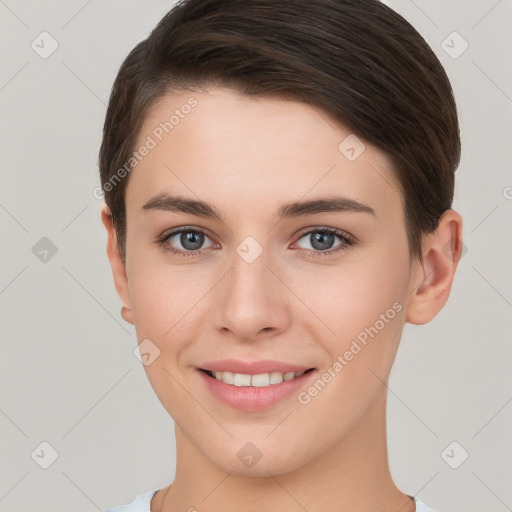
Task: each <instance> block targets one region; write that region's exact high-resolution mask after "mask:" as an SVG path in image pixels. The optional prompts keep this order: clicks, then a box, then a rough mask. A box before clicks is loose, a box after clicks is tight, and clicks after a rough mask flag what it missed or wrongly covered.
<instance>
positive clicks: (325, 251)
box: [296, 228, 355, 256]
mask: <svg viewBox="0 0 512 512" xmlns="http://www.w3.org/2000/svg"><path fill="white" fill-rule="evenodd" d="M336 238H338V239H339V240H341V242H340V243H339V244H338V245H336V246H334V248H333V244H334V242H335V239H336ZM302 239H305V240H306V241H307V243H309V245H310V247H311V249H310V248H309V247H301V248H302V249H306V250H308V251H309V252H312V253H313V255H314V256H328V255H329V254H333V253H335V252H338V251H341V250H343V249H346V248H347V247H349V246H352V245H354V244H355V241H354V239H353V238H352V237H351V236H350V235H348V234H347V233H344V232H343V231H340V230H339V229H335V228H317V229H313V230H310V231H308V232H306V233H303V234H302V236H301V237H300V238H299V240H298V241H297V242H296V243H298V242H299V241H300V240H302Z"/></svg>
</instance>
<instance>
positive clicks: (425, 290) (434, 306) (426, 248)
mask: <svg viewBox="0 0 512 512" xmlns="http://www.w3.org/2000/svg"><path fill="white" fill-rule="evenodd" d="M462 248H463V243H462V217H461V216H460V215H459V214H458V213H457V212H456V211H454V210H446V211H445V212H444V213H443V215H441V217H440V219H439V224H438V227H437V229H436V230H435V231H434V232H433V233H429V234H428V235H427V236H426V237H425V239H424V241H423V250H422V253H423V262H420V261H419V260H415V262H414V264H413V270H412V272H411V281H410V283H409V284H410V288H409V290H410V291H409V300H408V301H407V306H406V319H405V320H406V322H409V323H411V324H417V325H421V324H426V323H427V322H430V321H431V320H432V319H433V318H434V317H435V316H436V315H437V313H439V311H441V309H442V308H443V306H444V305H445V304H446V301H447V300H448V297H449V295H450V290H451V287H452V283H453V278H454V276H455V271H456V269H457V265H458V263H459V261H460V258H461V256H462Z"/></svg>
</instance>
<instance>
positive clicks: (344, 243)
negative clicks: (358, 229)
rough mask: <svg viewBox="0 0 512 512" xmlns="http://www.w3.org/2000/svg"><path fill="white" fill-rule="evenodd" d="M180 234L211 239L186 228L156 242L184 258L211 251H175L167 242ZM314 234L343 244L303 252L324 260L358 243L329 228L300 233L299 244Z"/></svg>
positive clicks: (199, 230) (165, 249) (342, 232)
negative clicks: (331, 235) (325, 234)
mask: <svg viewBox="0 0 512 512" xmlns="http://www.w3.org/2000/svg"><path fill="white" fill-rule="evenodd" d="M180 233H201V234H203V235H205V236H207V237H208V238H210V236H209V235H208V233H206V231H203V230H202V229H200V228H188V227H184V228H180V229H177V230H176V231H172V232H171V233H168V234H166V235H165V236H163V237H161V238H159V239H158V240H156V243H157V245H158V246H159V247H160V248H161V249H162V250H163V251H165V252H170V253H172V254H175V255H177V256H179V257H182V258H191V257H194V256H196V255H197V254H198V253H200V252H201V251H203V250H211V249H196V250H195V251H182V250H180V249H174V248H173V247H171V246H170V245H169V244H168V243H167V241H168V240H169V239H170V238H172V237H173V236H175V235H179V234H180ZM312 233H328V234H333V235H336V236H337V237H338V238H340V239H341V242H342V243H341V244H340V245H338V246H337V247H335V248H334V249H327V250H325V251H314V250H310V249H303V250H305V251H307V252H308V253H310V254H313V255H314V257H320V258H322V257H325V256H330V255H333V254H335V253H338V252H340V251H343V250H345V249H348V248H349V247H351V246H353V245H355V243H356V241H355V239H354V238H353V237H352V236H350V235H348V234H347V233H345V232H344V231H341V230H339V229H336V228H328V227H322V228H315V229H310V230H309V231H304V232H302V233H300V236H299V237H298V239H297V242H298V241H299V240H301V239H302V238H304V237H305V236H306V235H311V234H312Z"/></svg>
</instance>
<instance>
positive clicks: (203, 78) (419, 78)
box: [99, 0, 460, 261]
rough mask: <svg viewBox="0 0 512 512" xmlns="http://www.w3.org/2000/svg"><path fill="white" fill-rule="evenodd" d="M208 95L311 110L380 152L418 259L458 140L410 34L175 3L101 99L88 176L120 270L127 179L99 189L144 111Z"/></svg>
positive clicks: (346, 14) (407, 28)
mask: <svg viewBox="0 0 512 512" xmlns="http://www.w3.org/2000/svg"><path fill="white" fill-rule="evenodd" d="M212 85H218V86H224V87H230V88H233V89H235V90H237V91H240V92H241V93H243V94H247V95H264V94H273V95H276V94H278V95H280V96H282V97H283V98H291V99H296V100H299V101H303V102H305V103H309V104H311V105H314V106H317V107H320V108H322V109H324V110H325V111H327V112H328V113H330V114H331V115H333V116H334V117H335V118H336V119H338V120H339V121H340V122H341V123H342V124H343V125H344V126H346V127H347V128H348V129H350V130H351V132H352V133H354V134H355V135H356V136H358V137H360V138H361V139H362V140H365V141H368V142H369V143H370V144H372V145H374V146H375V147H376V148H378V149H379V150H381V151H383V152H384V153H385V154H386V155H387V156H388V157H389V159H390V161H391V163H392V167H393V168H392V171H393V173H394V174H393V175H394V177H395V178H396V181H397V183H399V186H400V189H401V193H402V195H403V198H404V210H405V224H406V231H407V237H408V244H409V250H410V255H411V257H418V258H419V259H420V260H421V257H422V253H421V250H422V239H423V235H424V234H425V233H430V232H432V231H434V230H435V229H436V227H437V225H438V221H439V217H440V216H441V214H442V213H443V212H444V211H446V210H447V209H449V208H451V204H452V200H453V192H454V181H455V170H456V168H457V166H458V164H459V160H460V135H459V125H458V118H457V108H456V104H455V99H454V97H453V91H452V88H451V85H450V82H449V79H448V77H447V75H446V72H445V70H444V68H443V66H442V65H441V63H440V62H439V60H438V58H437V57H436V56H435V54H434V52H433V51H432V49H431V48H430V47H429V45H428V44H427V43H426V42H425V40H424V39H423V37H422V36H421V35H420V34H419V33H418V32H417V31H416V30H415V29H414V27H412V26H411V25H410V24H409V23H408V22H407V21H406V20H405V19H404V18H403V17H402V16H400V15H399V14H397V13H396V12H395V11H393V10H392V9H390V8H389V7H387V6H386V5H384V4H382V3H381V2H379V1H378V0H183V1H180V2H179V3H177V4H176V5H175V6H174V7H173V8H172V9H171V10H170V11H169V12H168V13H167V14H166V15H165V16H164V17H163V19H162V20H161V21H160V22H159V23H158V25H157V26H156V27H155V28H154V29H153V31H152V32H151V34H150V35H149V36H148V37H147V39H145V40H144V41H142V42H140V43H139V44H137V45H136V46H135V48H134V49H133V50H132V51H131V52H130V53H129V55H128V56H127V57H126V59H125V60H124V62H123V64H122V65H121V67H120V69H119V72H118V75H117V77H116V79H115V82H114V85H113V88H112V92H111V95H110V100H109V105H108V109H107V113H106V119H105V124H104V128H103V140H102V144H101V148H100V152H99V170H100V178H101V184H102V188H103V189H104V191H105V193H104V197H105V202H106V204H107V205H108V207H109V208H110V211H111V213H112V218H113V222H114V226H115V229H116V234H117V237H118V240H119V246H120V250H121V255H122V257H123V261H125V257H126V247H125V241H126V208H125V200H124V196H125V193H124V192H125V188H126V184H127V181H128V179H127V178H126V179H123V180H121V181H120V182H119V183H117V184H116V186H109V187H106V186H105V185H106V184H107V183H108V182H109V179H111V178H112V177H113V176H114V175H115V173H116V172H117V171H118V170H119V169H120V168H121V167H122V166H123V165H125V163H126V162H127V161H128V160H129V159H130V156H131V155H132V153H133V151H134V145H135V143H136V141H137V138H138V135H139V132H140V129H141V127H142V124H143V122H144V119H145V117H146V114H147V112H148V110H149V108H150V107H151V106H152V105H153V104H154V103H155V101H156V100H158V99H160V98H161V97H162V96H164V95H165V94H166V93H169V92H171V91H173V90H178V89H189V90H194V88H196V89H201V88H205V87H207V86H212ZM340 142H341V141H340ZM124 174H126V173H124ZM124 174H123V176H124ZM111 185H112V184H111Z"/></svg>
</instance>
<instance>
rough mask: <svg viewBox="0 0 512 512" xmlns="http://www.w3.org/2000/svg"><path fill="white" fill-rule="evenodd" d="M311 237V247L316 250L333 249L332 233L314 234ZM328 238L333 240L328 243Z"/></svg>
mask: <svg viewBox="0 0 512 512" xmlns="http://www.w3.org/2000/svg"><path fill="white" fill-rule="evenodd" d="M311 236H312V240H311V245H312V246H313V247H314V248H315V249H319V250H325V249H330V248H331V247H332V242H333V240H332V238H333V235H332V233H325V232H320V233H314V234H312V235H311ZM327 238H330V239H331V240H329V241H326V239H327Z"/></svg>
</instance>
